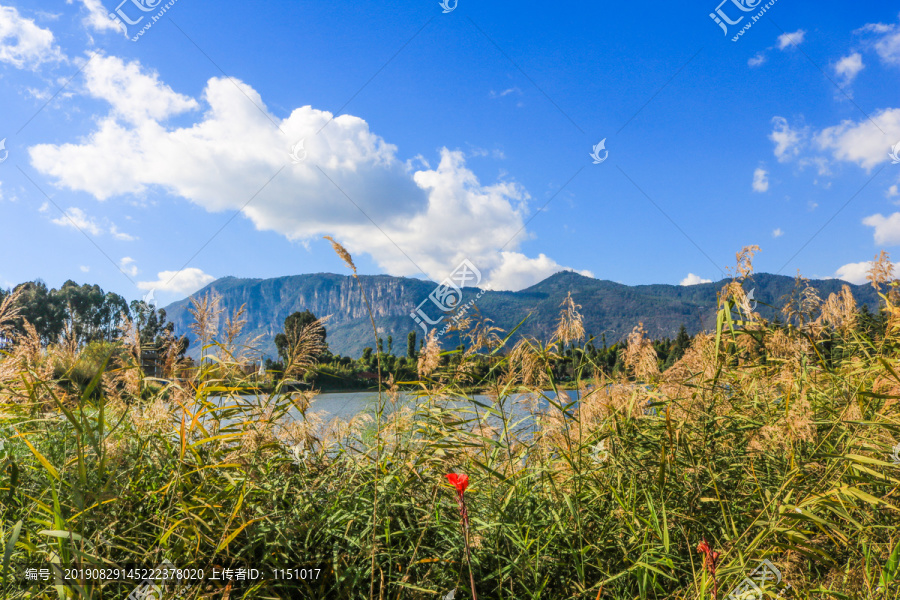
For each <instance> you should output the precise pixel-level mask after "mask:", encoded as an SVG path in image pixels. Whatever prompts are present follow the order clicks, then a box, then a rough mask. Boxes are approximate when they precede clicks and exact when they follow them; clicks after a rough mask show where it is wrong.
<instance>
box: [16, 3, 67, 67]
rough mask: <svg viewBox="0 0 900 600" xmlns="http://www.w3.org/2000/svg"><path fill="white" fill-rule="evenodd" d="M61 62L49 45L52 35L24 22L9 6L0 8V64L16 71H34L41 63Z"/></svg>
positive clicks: (30, 23)
mask: <svg viewBox="0 0 900 600" xmlns="http://www.w3.org/2000/svg"><path fill="white" fill-rule="evenodd" d="M62 60H65V57H64V56H63V53H62V51H61V50H60V49H59V47H58V46H57V45H56V44H54V43H53V33H52V32H51V31H50V30H49V29H43V28H41V27H39V26H38V25H36V24H35V22H34V20H33V19H26V18H25V17H23V16H21V15H20V14H19V11H18V10H16V9H15V8H13V7H11V6H0V62H5V63H8V64H11V65H12V66H14V67H16V68H17V69H24V68H28V69H35V68H37V67H38V66H40V65H41V64H43V63H47V62H60V61H62Z"/></svg>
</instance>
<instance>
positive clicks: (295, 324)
mask: <svg viewBox="0 0 900 600" xmlns="http://www.w3.org/2000/svg"><path fill="white" fill-rule="evenodd" d="M317 320H318V319H317V318H316V315H314V314H313V313H311V312H310V311H308V310H304V311H303V312H295V313H293V314H291V315H288V317H287V318H286V319H285V320H284V332H283V333H279V334H278V335H276V336H275V347H276V348H277V349H278V356H280V357H281V360H283V361H287V357H288V353H289V352H290V349H291V343H292V341H293V340H296V339H297V336H299V335H300V332H301V331H302V330H303V328H304V327H307V326H309V325H311V324H312V323H315V322H316V321H317ZM321 335H322V345H323V346H324V347H325V348H327V347H328V344H327V343H326V342H325V339H326V337H327V332H326V331H325V328H324V327H322V334H321Z"/></svg>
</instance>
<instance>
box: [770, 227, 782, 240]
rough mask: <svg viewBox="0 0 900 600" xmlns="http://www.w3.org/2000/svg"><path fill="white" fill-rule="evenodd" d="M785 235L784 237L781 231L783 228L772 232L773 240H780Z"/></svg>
mask: <svg viewBox="0 0 900 600" xmlns="http://www.w3.org/2000/svg"><path fill="white" fill-rule="evenodd" d="M783 235H784V232H783V231H782V230H781V227H779V228H777V229H775V230H774V231H773V232H772V237H773V238H780V237H781V236H783Z"/></svg>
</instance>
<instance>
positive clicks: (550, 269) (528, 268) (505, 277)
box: [487, 252, 594, 291]
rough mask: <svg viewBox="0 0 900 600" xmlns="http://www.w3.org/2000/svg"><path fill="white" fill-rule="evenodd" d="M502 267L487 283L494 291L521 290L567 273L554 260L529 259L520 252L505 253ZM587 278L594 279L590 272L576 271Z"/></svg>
mask: <svg viewBox="0 0 900 600" xmlns="http://www.w3.org/2000/svg"><path fill="white" fill-rule="evenodd" d="M503 255H504V256H503V260H502V262H501V263H500V265H499V266H498V267H497V268H496V269H494V271H493V272H492V273H491V276H490V279H489V280H488V282H487V286H489V287H490V288H491V289H492V290H498V291H499V290H521V289H522V288H526V287H528V286H530V285H534V284H535V283H537V282H539V281H543V280H544V279H546V278H548V277H550V276H551V275H554V274H555V273H559V272H560V271H566V270H568V269H566V268H565V267H563V266H562V265H560V264H559V263H558V262H556V261H555V260H553V259H552V258H548V257H547V256H545V255H544V254H539V255H538V257H537V258H528V257H527V256H525V255H524V254H520V253H518V252H504V253H503ZM576 272H577V273H580V274H581V275H584V276H585V277H593V276H594V274H593V273H591V272H590V271H576Z"/></svg>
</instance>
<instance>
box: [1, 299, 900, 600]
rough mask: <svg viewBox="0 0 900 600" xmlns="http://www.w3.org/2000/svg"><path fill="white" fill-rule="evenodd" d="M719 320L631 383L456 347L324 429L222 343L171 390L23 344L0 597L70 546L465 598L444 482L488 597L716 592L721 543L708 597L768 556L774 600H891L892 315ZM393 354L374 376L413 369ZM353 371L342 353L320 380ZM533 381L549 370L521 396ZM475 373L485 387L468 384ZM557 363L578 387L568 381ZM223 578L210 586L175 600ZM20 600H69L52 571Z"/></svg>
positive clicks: (8, 403) (409, 594)
mask: <svg viewBox="0 0 900 600" xmlns="http://www.w3.org/2000/svg"><path fill="white" fill-rule="evenodd" d="M884 314H885V315H886V317H885V319H886V322H887V321H890V320H891V318H892V317H893V318H894V319H896V318H898V316H900V311H898V310H897V309H896V308H892V307H888V309H887V310H886V311H885V312H884ZM718 323H719V326H718V327H717V329H716V330H715V332H714V333H715V335H703V336H697V337H695V338H694V340H693V341H692V342H691V343H690V344H687V342H686V341H685V340H684V339H683V338H682V340H681V342H679V339H678V337H676V339H675V340H662V341H658V342H657V343H656V344H653V345H651V346H650V348H651V350H653V349H654V348H655V352H656V356H657V358H658V359H659V360H663V356H662V355H661V354H660V352H662V351H665V352H666V353H667V354H666V355H665V361H666V362H668V361H669V357H671V356H672V355H673V354H674V353H675V352H676V351H677V349H678V348H679V345H681V350H682V352H683V355H682V359H681V360H680V361H677V362H675V364H674V365H673V366H672V368H670V369H668V370H666V371H664V372H662V373H658V374H655V375H652V376H650V377H649V378H647V379H645V380H641V381H633V380H631V379H629V378H626V377H625V376H624V373H626V372H631V371H629V369H631V366H630V365H629V364H626V362H627V360H630V359H628V358H627V356H625V355H626V354H627V353H626V352H623V351H622V350H623V348H621V347H617V345H613V346H611V347H608V348H607V347H606V346H605V344H604V347H603V348H596V347H594V345H593V343H590V344H588V345H585V346H582V347H566V348H565V349H564V350H563V349H562V348H561V345H560V346H555V347H553V346H543V345H541V344H539V343H529V344H524V345H521V346H519V347H518V350H517V353H514V354H510V353H505V352H504V344H503V343H502V342H501V341H499V340H498V341H497V343H495V344H493V345H486V346H484V347H478V348H469V349H468V350H469V351H468V352H466V353H465V354H464V353H462V352H447V353H444V355H443V356H442V357H441V361H440V363H441V364H440V366H438V368H437V370H436V371H435V372H433V373H430V374H429V375H428V377H427V378H423V379H422V380H421V381H418V382H417V383H416V393H414V394H406V395H402V394H394V393H388V394H384V395H381V396H380V399H379V402H378V403H377V404H375V405H374V406H373V407H372V408H371V410H370V412H369V413H368V414H367V415H362V416H357V417H355V418H354V419H353V420H351V421H341V422H336V423H319V422H318V421H317V418H316V399H315V398H314V397H311V395H310V394H307V393H295V392H291V391H289V390H287V389H286V388H285V387H284V386H282V385H281V384H278V385H276V386H275V388H274V389H273V390H272V392H271V393H266V394H258V395H254V396H252V397H241V396H239V395H238V394H239V393H241V390H246V389H247V388H248V387H250V386H251V385H252V380H253V378H255V377H256V376H255V375H253V376H248V377H247V382H246V383H247V385H244V386H234V385H233V381H231V380H224V379H220V378H217V376H216V374H217V373H219V372H221V371H224V370H228V369H226V367H233V370H239V369H240V368H241V367H243V366H245V365H241V364H238V363H233V364H232V363H229V360H231V359H229V358H228V357H227V356H224V355H223V356H215V357H213V359H211V360H210V364H209V365H205V366H203V367H202V370H201V371H199V372H196V373H194V375H193V376H192V377H191V378H190V379H188V380H185V381H178V380H171V381H165V382H163V383H160V382H158V381H157V382H156V384H157V385H160V386H161V387H158V388H152V387H150V382H147V381H143V382H142V383H140V385H141V386H143V388H142V389H140V390H135V389H134V387H133V385H132V384H126V385H124V386H123V387H122V388H121V389H118V388H110V387H109V386H106V385H101V382H100V378H101V377H103V374H102V373H100V372H99V370H97V368H96V365H97V357H99V356H101V355H102V354H103V351H104V348H103V346H102V345H93V346H91V345H89V346H87V347H85V348H82V349H81V350H80V353H79V355H78V357H77V361H76V364H82V365H84V367H83V368H84V374H88V373H90V372H96V375H95V377H94V378H93V380H92V381H91V382H89V383H88V385H87V389H85V390H84V392H83V393H82V394H80V395H72V394H70V393H65V390H64V389H61V388H60V385H59V381H57V380H56V379H55V378H54V377H53V376H52V374H51V375H48V373H49V371H48V370H47V369H46V366H47V364H51V365H52V361H53V360H55V358H56V356H57V353H58V352H59V349H58V348H55V347H51V348H49V349H47V350H46V351H45V352H44V354H43V355H41V356H32V355H31V354H30V351H29V350H28V348H25V347H19V346H16V347H14V348H13V349H12V350H11V351H10V352H9V355H8V356H5V357H3V358H0V367H2V368H0V377H3V379H2V381H0V383H2V386H0V415H2V417H0V435H2V436H3V437H2V439H4V440H5V442H6V444H5V448H4V450H3V451H2V453H0V461H2V462H0V465H2V470H0V498H2V503H0V538H2V539H0V542H2V543H0V548H3V549H4V551H5V555H4V560H3V570H2V572H0V595H4V597H10V598H12V597H17V595H21V593H22V590H23V588H22V586H21V583H20V582H19V581H17V580H16V579H15V577H16V576H19V575H20V574H21V572H22V569H23V568H24V566H25V565H26V564H33V563H36V562H47V561H51V560H59V561H62V562H65V563H68V562H69V561H71V560H72V559H73V558H74V557H81V558H83V559H85V560H86V561H89V562H95V563H107V564H109V563H113V564H122V563H141V564H149V565H151V566H152V565H155V564H158V563H159V562H160V561H161V560H162V559H163V558H166V559H168V560H170V561H172V562H173V563H174V564H175V565H176V566H177V567H179V568H206V569H207V570H208V569H210V568H211V567H212V566H213V565H219V566H222V565H225V566H252V567H253V568H257V569H260V570H261V571H263V572H267V573H272V571H273V570H274V569H284V568H320V569H321V572H320V577H319V578H318V579H315V580H310V581H303V582H299V581H296V580H294V581H290V582H286V581H275V580H274V578H273V577H271V576H269V577H266V578H265V580H262V581H259V582H257V583H256V584H254V585H249V586H246V587H244V588H239V587H235V588H234V589H233V590H231V592H230V596H229V597H230V598H235V597H241V598H286V599H287V598H307V597H308V598H342V599H344V598H346V599H362V598H372V599H374V598H392V599H393V598H415V599H419V598H442V597H446V595H447V594H448V593H449V592H450V591H451V590H454V589H456V590H457V592H456V598H458V599H462V598H469V597H471V591H470V590H469V587H470V586H469V583H468V574H467V570H466V567H465V562H464V561H465V559H464V556H465V550H464V546H463V544H464V536H463V533H462V531H461V530H460V525H459V512H458V509H457V505H456V502H455V500H454V494H453V491H452V490H451V489H450V488H449V486H448V485H447V484H446V479H445V474H446V473H448V472H458V473H466V474H468V475H469V477H470V480H471V484H470V487H469V489H468V491H467V492H466V497H467V506H468V514H469V518H470V520H471V556H472V569H473V573H474V581H475V585H476V587H477V590H478V594H479V597H481V598H491V599H494V598H496V599H499V600H513V599H515V600H520V599H523V598H526V599H537V598H549V599H557V598H559V599H563V598H589V599H594V598H597V597H601V598H611V599H616V600H634V599H640V600H650V599H653V600H657V599H663V598H671V599H678V600H688V599H691V600H701V599H707V598H711V597H712V593H713V592H712V590H713V583H712V581H711V579H710V576H709V574H708V573H707V571H706V570H705V569H704V567H703V564H702V556H701V555H699V554H698V553H697V551H696V549H697V545H698V543H699V542H700V541H701V540H702V539H706V540H709V542H710V544H711V545H712V546H713V548H714V549H715V550H716V551H718V552H721V557H720V559H719V566H718V569H717V584H718V586H719V590H720V598H723V597H725V595H726V594H727V593H728V592H730V591H731V590H732V589H734V587H735V586H736V585H737V584H738V583H739V582H740V581H741V580H742V579H743V578H744V577H745V576H746V575H748V574H749V573H750V572H751V571H752V570H753V569H754V567H756V566H757V565H758V564H759V562H760V561H761V560H762V559H768V560H770V561H772V562H773V563H774V564H775V565H776V566H777V567H778V568H779V569H780V570H781V572H782V574H783V576H784V580H785V582H786V583H790V584H791V585H792V590H791V591H790V592H789V593H788V594H787V596H782V597H793V598H802V599H804V600H810V599H813V598H815V599H819V598H830V597H832V598H866V599H876V600H881V599H884V600H888V599H892V598H896V597H897V594H898V591H900V590H898V589H897V587H896V586H897V572H898V567H897V565H898V562H900V559H898V556H900V551H898V550H897V548H898V547H900V535H898V532H897V527H896V523H897V519H898V512H900V506H898V496H900V467H898V465H896V464H894V463H893V462H892V459H891V449H892V447H893V446H894V445H895V444H897V443H898V441H900V403H898V400H900V393H898V390H900V351H898V345H900V344H898V342H900V340H898V333H897V330H896V328H892V327H889V326H887V325H885V327H884V328H883V329H881V328H875V329H873V330H872V331H871V332H869V330H868V329H867V325H866V324H865V323H862V324H861V325H859V326H858V327H856V328H848V329H847V330H846V331H844V330H841V329H840V328H839V327H837V326H835V327H831V326H828V327H824V328H823V329H822V330H821V331H819V330H816V329H812V328H806V329H798V328H794V327H775V326H773V325H772V324H766V323H763V322H761V321H744V320H742V318H741V317H740V315H739V314H738V313H737V311H736V310H735V305H734V303H733V302H731V301H730V300H728V299H726V300H724V301H723V304H722V305H721V306H720V308H719V311H718ZM870 333H871V335H870ZM829 345H830V346H829ZM826 346H829V347H830V348H831V352H830V355H827V356H826V354H825V353H824V351H823V349H824V348H826ZM838 350H839V351H838ZM366 358H368V359H370V360H371V359H372V358H373V356H372V351H371V349H370V350H369V352H368V356H367V357H366ZM374 358H378V356H377V355H376V356H375V357H374ZM381 358H382V359H385V360H386V362H385V363H384V364H383V365H382V368H383V369H384V370H385V371H390V370H391V369H398V368H401V366H402V365H407V366H409V365H410V364H411V362H412V361H409V360H406V359H405V357H404V358H402V359H397V358H396V357H391V356H390V355H384V356H382V357H381ZM392 358H393V359H394V360H395V361H396V362H395V363H389V362H387V361H390V359H392ZM9 361H11V362H9ZM47 361H50V362H49V363H47ZM401 361H402V362H401ZM354 362H355V361H350V362H347V361H345V360H344V357H335V358H334V360H332V361H329V362H328V363H327V364H322V365H320V372H321V373H334V374H336V375H337V374H340V373H341V372H342V370H346V373H350V372H352V371H353V369H355V368H356V367H355V364H354ZM10 365H12V366H14V368H11V369H6V367H9V366H10ZM132 368H134V369H136V368H139V366H135V367H132ZM484 368H486V369H487V371H479V370H478V369H484ZM116 369H117V370H118V369H122V367H116ZM493 371H502V372H504V373H507V375H505V376H504V377H493V376H491V377H490V378H487V376H488V374H489V373H491V372H493ZM525 371H531V373H530V374H529V377H528V378H526V377H525V374H524V372H525ZM510 373H512V374H510ZM117 374H118V375H123V376H124V375H127V374H128V372H127V370H126V371H124V372H123V371H121V370H119V371H118V372H117ZM535 374H546V379H544V380H542V381H546V385H541V386H540V387H536V388H535V387H529V386H527V385H526V384H525V380H526V379H529V380H531V379H535ZM595 375H596V376H597V377H598V378H599V379H594V376H595ZM479 378H481V379H483V380H486V381H489V382H490V383H489V387H490V391H491V397H490V398H489V399H488V400H485V399H483V398H475V397H473V396H471V395H469V394H467V393H466V389H467V388H468V387H470V386H471V384H472V383H473V380H474V382H475V383H477V382H478V381H479ZM486 378H487V379H486ZM565 378H572V379H573V380H574V382H575V383H576V385H577V386H578V387H579V388H580V391H578V392H575V393H572V394H564V393H561V392H560V391H559V382H560V380H561V379H565ZM238 388H240V389H238ZM523 394H524V395H523ZM288 417H290V418H288ZM289 421H293V422H294V424H293V425H290V426H288V425H286V423H288V422H289ZM373 525H374V526H373ZM370 585H371V586H373V587H374V589H373V591H372V592H371V593H370ZM131 587H133V586H131ZM222 587H223V585H222V584H221V583H219V584H216V583H214V582H209V581H208V582H207V583H206V585H205V586H201V587H198V588H197V589H195V590H194V591H193V592H192V595H191V596H189V597H188V600H191V599H192V598H196V597H204V598H221V597H224V596H225V592H224V590H223V589H222ZM129 591H130V588H128V587H125V586H118V585H115V584H109V585H106V586H104V589H102V590H99V589H91V588H90V587H89V586H86V588H85V590H84V591H83V592H82V593H80V594H79V595H78V596H77V597H81V598H90V599H91V600H94V599H96V600H100V599H105V598H116V599H118V598H124V597H125V596H126V595H127V593H128V592H129ZM31 592H32V593H33V594H34V597H65V593H64V592H62V591H57V590H55V589H54V587H53V586H52V585H51V583H47V584H39V585H37V586H34V587H32V588H31ZM775 594H776V590H775V588H774V586H771V585H770V586H767V589H766V597H774V596H775ZM70 597H76V596H75V595H74V593H73V594H71V595H70Z"/></svg>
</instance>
